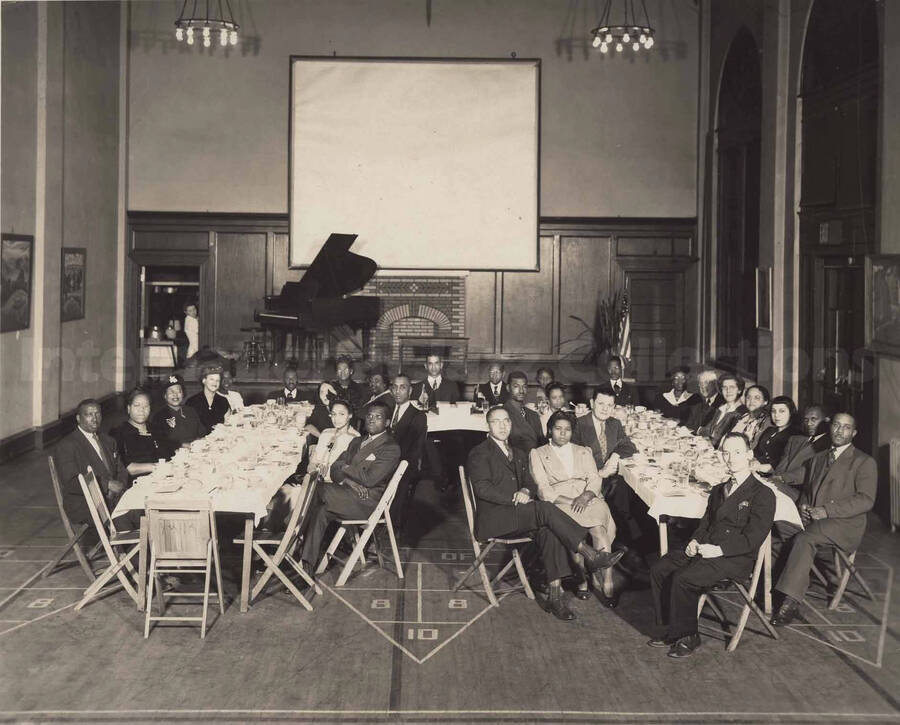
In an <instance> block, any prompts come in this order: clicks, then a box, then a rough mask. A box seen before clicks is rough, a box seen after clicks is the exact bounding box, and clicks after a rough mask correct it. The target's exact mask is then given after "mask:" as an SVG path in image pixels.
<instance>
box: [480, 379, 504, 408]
mask: <svg viewBox="0 0 900 725" xmlns="http://www.w3.org/2000/svg"><path fill="white" fill-rule="evenodd" d="M478 393H481V394H482V395H483V396H484V399H485V400H487V402H488V405H503V404H504V403H505V402H506V401H507V400H509V386H508V385H507V384H506V383H504V382H501V383H500V395H494V389H493V388H492V387H491V384H490V383H478V385H476V386H475V396H474V398H475V400H478Z"/></svg>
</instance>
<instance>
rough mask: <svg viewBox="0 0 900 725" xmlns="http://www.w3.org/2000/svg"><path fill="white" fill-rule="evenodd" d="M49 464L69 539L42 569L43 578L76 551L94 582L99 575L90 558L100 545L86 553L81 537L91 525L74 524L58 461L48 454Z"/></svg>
mask: <svg viewBox="0 0 900 725" xmlns="http://www.w3.org/2000/svg"><path fill="white" fill-rule="evenodd" d="M47 465H48V466H49V467H50V482H51V483H52V484H53V495H54V497H55V498H56V507H57V509H59V518H60V519H61V520H62V525H63V528H64V529H65V530H66V535H67V536H68V537H69V540H68V541H67V542H66V543H65V544H63V545H62V546H61V547H60V548H59V549H58V550H57V552H56V555H55V556H54V557H53V560H52V561H51V562H50V563H49V564H48V565H47V566H45V567H44V568H43V569H42V570H41V579H45V578H46V577H48V576H50V575H51V574H52V573H53V572H55V571H56V568H57V567H58V566H59V565H60V563H62V560H63V559H65V557H66V555H67V554H68V553H69V552H70V551H73V552H75V558H76V560H77V561H78V563H79V565H80V566H81V569H82V571H84V573H85V576H87V578H88V581H91V582H92V581H94V580H95V579H96V578H97V577H96V575H95V574H94V570H93V569H92V568H91V562H90V560H91V557H92V556H94V555H95V554H96V552H97V551H98V550H99V546H100V545H99V543H98V544H97V546H95V547H93V548H92V549H91V551H90V552H89V553H88V554H85V553H84V549H83V548H81V538H82V537H83V536H84V534H85V532H86V531H89V530H90V527H89V526H88V525H87V524H78V526H72V522H71V521H70V520H69V515H68V514H67V513H66V509H65V507H64V506H63V497H62V488H61V487H60V485H59V475H58V474H57V473H56V462H55V461H54V460H53V456H47Z"/></svg>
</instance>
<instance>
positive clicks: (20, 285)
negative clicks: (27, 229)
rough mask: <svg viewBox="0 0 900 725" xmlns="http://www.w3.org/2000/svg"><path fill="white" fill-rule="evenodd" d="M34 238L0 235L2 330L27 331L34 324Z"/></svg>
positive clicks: (0, 316) (0, 325)
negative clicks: (32, 294) (32, 282)
mask: <svg viewBox="0 0 900 725" xmlns="http://www.w3.org/2000/svg"><path fill="white" fill-rule="evenodd" d="M33 266H34V237H31V236H22V235H21V234H3V235H2V236H0V332H13V331H15V330H27V329H28V327H29V326H30V325H31V289H32V288H31V280H32V279H33V277H34V273H33V272H32V267H33Z"/></svg>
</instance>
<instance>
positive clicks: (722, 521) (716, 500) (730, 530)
mask: <svg viewBox="0 0 900 725" xmlns="http://www.w3.org/2000/svg"><path fill="white" fill-rule="evenodd" d="M774 520H775V494H774V493H772V489H770V488H769V487H768V486H766V484H765V483H763V482H762V481H761V480H760V479H758V478H757V477H756V476H754V475H753V474H751V475H749V476H748V477H747V478H746V480H745V481H744V482H743V483H742V484H741V485H740V486H738V487H737V489H735V490H734V491H733V492H732V494H731V495H730V496H729V497H728V498H725V484H720V485H718V486H716V487H715V488H714V489H713V490H712V493H710V494H709V499H708V500H707V502H706V513H704V514H703V518H702V519H700V524H699V525H698V526H697V529H696V531H694V535H693V537H692V538H693V539H695V540H696V541H697V543H698V544H715V545H716V546H719V547H721V549H722V553H723V554H724V556H725V557H727V558H733V559H735V560H736V563H739V564H741V565H746V566H747V568H750V567H752V566H753V563H754V562H755V561H756V553H757V551H759V547H760V546H761V545H762V543H763V541H765V539H766V536H767V535H768V534H769V532H770V531H771V530H772V523H773V522H774Z"/></svg>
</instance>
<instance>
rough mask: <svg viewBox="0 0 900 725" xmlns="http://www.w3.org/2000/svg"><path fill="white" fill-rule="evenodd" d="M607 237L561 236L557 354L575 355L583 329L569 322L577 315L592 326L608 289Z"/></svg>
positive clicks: (576, 323)
mask: <svg viewBox="0 0 900 725" xmlns="http://www.w3.org/2000/svg"><path fill="white" fill-rule="evenodd" d="M610 245H611V238H610V237H609V236H586V235H585V236H565V235H562V236H561V237H560V242H559V246H560V262H559V268H560V282H559V313H558V320H559V332H558V339H559V342H558V343H557V349H558V351H559V352H560V354H563V355H565V354H576V357H577V353H575V351H576V350H577V349H578V348H579V347H581V346H583V345H584V344H585V342H584V341H581V340H576V339H575V338H577V336H578V335H579V334H580V333H581V332H582V330H584V327H583V326H582V325H581V323H579V322H577V321H576V320H573V319H571V318H570V317H569V316H570V315H576V316H577V317H580V318H581V319H583V320H584V321H585V322H586V323H587V324H588V325H591V326H593V324H594V320H595V318H596V313H597V300H598V298H599V297H600V295H603V296H606V295H607V294H608V293H609V289H610V248H611V247H610Z"/></svg>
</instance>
